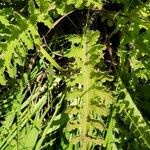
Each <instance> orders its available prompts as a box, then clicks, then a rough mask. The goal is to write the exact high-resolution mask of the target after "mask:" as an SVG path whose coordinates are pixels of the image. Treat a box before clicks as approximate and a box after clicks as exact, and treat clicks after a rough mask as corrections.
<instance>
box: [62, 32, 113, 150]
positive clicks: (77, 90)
mask: <svg viewBox="0 0 150 150" xmlns="http://www.w3.org/2000/svg"><path fill="white" fill-rule="evenodd" d="M99 36H100V35H99V32H98V31H92V30H87V31H85V32H84V33H83V35H82V36H79V35H72V36H71V37H70V38H69V41H70V42H71V48H70V50H69V52H68V53H67V54H66V55H65V56H67V57H69V58H74V59H75V62H74V64H73V69H74V70H76V73H75V74H73V75H72V76H71V78H70V79H68V80H67V85H68V87H69V88H70V90H69V91H68V92H67V100H68V101H69V102H68V106H67V109H66V113H67V114H68V115H69V116H70V120H69V122H68V123H67V126H66V130H67V131H70V132H71V131H76V135H75V134H74V133H73V134H72V135H71V134H70V138H71V137H72V138H71V141H70V142H71V143H70V145H71V144H73V145H74V144H76V143H78V144H79V143H80V144H81V147H80V148H81V149H83V150H85V149H89V148H90V147H93V146H94V145H103V144H104V136H103V135H104V132H105V131H106V128H107V127H106V124H105V121H104V120H103V118H105V117H107V116H108V115H109V105H110V104H111V103H112V96H111V92H108V91H107V89H106V87H105V86H103V83H104V82H105V81H106V80H111V79H112V77H111V76H109V75H108V74H107V73H106V72H105V71H100V70H99V68H98V66H97V65H102V62H101V64H98V63H99V61H100V60H101V61H102V60H103V50H104V49H105V46H104V45H101V44H98V38H99ZM99 67H100V66H99Z"/></svg>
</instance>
